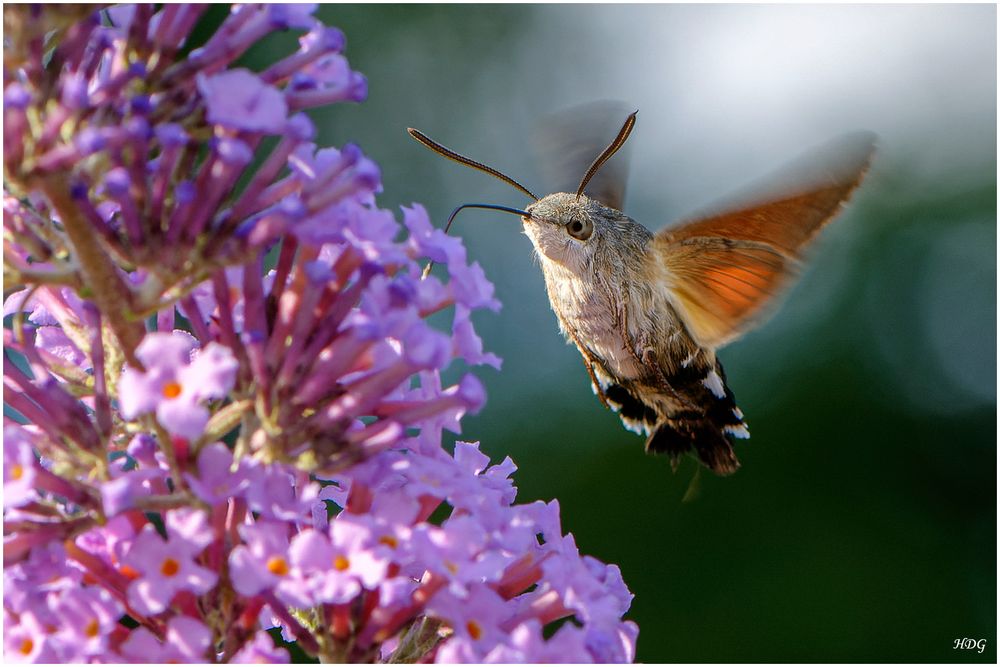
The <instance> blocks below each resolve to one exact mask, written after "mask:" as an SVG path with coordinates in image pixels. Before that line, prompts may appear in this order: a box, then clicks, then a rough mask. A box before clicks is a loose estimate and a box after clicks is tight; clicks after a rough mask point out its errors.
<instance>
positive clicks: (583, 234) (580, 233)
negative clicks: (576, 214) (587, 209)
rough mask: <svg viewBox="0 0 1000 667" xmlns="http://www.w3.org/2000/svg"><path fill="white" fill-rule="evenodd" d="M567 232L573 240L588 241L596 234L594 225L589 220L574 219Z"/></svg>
mask: <svg viewBox="0 0 1000 667" xmlns="http://www.w3.org/2000/svg"><path fill="white" fill-rule="evenodd" d="M566 231H567V232H569V235H570V236H572V237H573V238H575V239H579V240H581V241H586V240H587V239H589V238H590V235H591V234H593V233H594V223H592V222H591V221H590V220H589V219H588V218H583V219H580V218H574V219H572V220H570V222H569V224H568V225H566Z"/></svg>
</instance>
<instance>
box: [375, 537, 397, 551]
mask: <svg viewBox="0 0 1000 667" xmlns="http://www.w3.org/2000/svg"><path fill="white" fill-rule="evenodd" d="M378 541H379V543H381V544H384V545H385V546H387V547H389V548H390V549H395V548H396V547H398V546H399V540H397V539H396V538H395V537H393V536H392V535H383V536H382V537H380V538H378Z"/></svg>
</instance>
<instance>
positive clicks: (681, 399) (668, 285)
mask: <svg viewBox="0 0 1000 667" xmlns="http://www.w3.org/2000/svg"><path fill="white" fill-rule="evenodd" d="M637 113H638V112H635V113H632V114H629V115H628V117H627V118H626V120H625V123H624V125H622V127H621V130H620V131H619V132H618V135H617V136H616V137H615V138H614V140H613V141H612V142H611V143H610V144H609V145H608V146H607V147H606V148H605V149H604V150H603V151H601V152H600V153H599V154H598V155H597V157H596V158H595V159H593V161H591V162H590V164H589V167H587V168H586V170H582V169H580V170H579V171H577V173H578V174H579V173H582V174H583V177H582V180H581V181H580V182H579V186H578V187H577V188H576V191H575V192H571V191H566V192H555V193H554V194H550V195H548V196H545V197H537V196H535V195H534V194H533V193H532V192H531V191H530V190H528V189H527V188H525V187H524V186H523V185H521V184H520V183H518V182H517V181H515V180H514V179H512V178H510V177H509V176H507V175H505V174H503V173H502V172H500V171H498V170H496V169H494V168H492V167H488V166H486V165H484V164H481V163H479V162H476V161H474V160H471V159H469V158H467V157H465V156H462V155H460V154H458V153H456V152H454V151H452V150H450V149H448V148H445V147H444V146H442V145H441V144H438V143H437V142H435V141H433V140H431V139H430V138H428V137H427V136H426V135H424V134H423V133H421V132H419V131H418V130H415V129H412V128H410V129H409V130H408V131H409V133H410V135H411V136H413V137H414V138H415V139H416V140H417V141H419V142H420V143H422V144H424V145H425V146H427V147H428V148H430V149H432V150H434V151H435V152H437V153H439V154H441V155H443V156H445V157H447V158H450V159H452V160H455V161H457V162H460V163H462V164H464V165H466V166H469V167H473V168H475V169H479V170H480V171H484V172H486V173H488V174H490V175H492V176H495V177H496V178H499V179H500V180H502V181H504V182H506V183H508V184H509V185H511V186H513V187H515V188H517V189H518V190H520V191H521V192H523V193H524V194H525V195H527V196H528V197H530V198H531V199H532V200H533V203H531V204H529V205H528V206H527V207H525V208H524V209H523V210H520V209H512V208H508V207H501V206H490V205H478V204H467V205H465V206H462V207H459V208H458V209H456V211H455V213H457V212H458V211H459V210H461V209H462V208H465V207H469V206H473V207H480V208H495V209H499V210H504V211H507V212H513V213H516V214H518V215H520V216H521V222H522V224H523V226H524V231H525V233H526V234H527V236H528V238H529V239H531V242H532V244H533V245H534V248H535V251H536V252H537V255H538V257H539V259H540V262H541V266H542V271H543V273H544V275H545V286H546V290H547V291H548V296H549V301H550V303H551V306H552V310H553V311H555V314H556V317H557V318H558V320H559V327H560V329H561V330H562V332H563V334H564V335H565V336H566V338H567V339H568V340H569V341H571V342H572V343H573V344H574V345H576V347H577V349H578V350H579V351H580V354H581V355H582V357H583V363H584V366H585V367H586V369H587V373H588V374H589V375H590V380H591V382H592V384H593V389H594V392H595V393H596V394H597V397H598V398H599V399H600V401H601V403H603V404H604V405H605V406H606V407H608V408H610V409H612V410H614V411H615V412H617V413H618V415H619V416H620V417H621V419H622V422H623V423H624V424H625V427H626V428H628V429H630V430H632V431H635V432H637V433H640V434H645V435H646V436H647V437H646V451H648V452H654V453H664V454H667V455H668V456H669V457H670V460H671V463H672V465H673V466H674V467H676V465H677V462H678V460H679V459H680V457H681V456H683V455H684V454H687V453H690V454H693V455H694V456H695V458H697V460H698V461H700V462H701V463H702V464H704V465H705V466H706V467H708V468H709V469H711V470H712V471H713V472H715V473H717V474H720V475H728V474H731V473H733V472H735V471H736V469H737V468H739V465H740V464H739V461H738V460H737V458H736V454H735V452H734V451H733V442H732V440H733V439H734V438H747V437H749V435H750V433H749V430H748V428H747V424H746V422H745V421H744V418H743V413H742V412H741V411H740V409H739V408H738V407H737V406H736V402H735V399H734V397H733V392H732V391H731V390H730V389H729V387H728V385H727V384H726V375H725V373H724V372H723V370H722V364H721V363H720V362H719V360H718V358H717V357H716V350H718V349H719V348H720V347H721V346H723V345H725V344H726V343H729V342H731V341H732V340H734V339H735V338H737V337H738V336H739V335H740V334H742V333H744V332H745V331H746V330H747V329H748V328H749V327H751V326H752V325H753V324H755V323H757V322H758V321H759V320H760V318H761V316H762V315H763V314H764V312H765V311H766V310H767V306H768V305H769V304H770V303H771V302H772V301H773V299H774V297H775V296H776V295H777V293H778V292H779V291H780V290H781V289H782V288H783V287H786V286H787V285H788V283H789V282H790V281H791V279H792V278H793V277H794V276H795V274H796V272H797V268H798V266H799V264H800V262H801V259H802V252H803V250H804V248H805V247H806V245H807V244H808V243H809V242H810V241H811V240H812V239H813V238H814V237H815V236H816V234H817V232H819V230H820V229H822V228H823V226H824V225H825V224H827V223H828V222H830V220H832V219H833V218H834V216H835V215H836V214H837V212H838V211H839V209H840V208H841V206H842V205H843V204H844V203H845V202H846V201H847V199H848V197H849V196H850V195H851V192H852V191H853V190H854V189H855V188H856V187H857V186H858V184H859V183H860V182H861V179H862V178H863V176H864V174H865V172H866V170H867V168H868V165H869V163H870V161H871V156H872V154H873V150H874V135H872V134H869V133H857V134H853V135H849V136H847V137H841V138H840V139H837V140H835V141H833V142H831V143H829V144H827V145H825V146H824V147H822V148H820V149H819V150H817V151H814V152H812V153H810V154H809V155H808V156H806V160H804V161H800V163H799V164H800V165H802V166H801V167H800V169H798V170H797V173H795V174H792V178H793V179H794V181H795V182H793V183H791V184H789V183H786V184H783V185H782V187H781V189H780V190H778V191H776V192H775V193H774V194H772V195H771V196H769V197H766V198H764V199H763V200H761V199H759V198H758V200H757V201H756V202H754V203H752V204H750V205H743V206H737V207H735V208H733V209H731V210H728V211H726V212H723V213H720V214H714V215H710V216H707V217H703V218H701V219H697V220H693V221H691V222H687V223H683V224H680V225H676V226H670V227H666V228H664V229H662V230H661V231H659V232H656V233H653V232H651V231H649V230H648V229H646V227H644V226H642V225H641V224H639V223H638V222H636V221H635V220H633V219H631V218H629V217H628V216H626V215H625V214H624V213H622V212H621V209H622V200H623V198H624V192H625V187H624V172H625V169H624V168H623V166H622V165H621V164H620V162H621V161H618V162H619V165H618V167H617V168H615V169H608V170H607V172H608V173H606V174H603V178H601V179H595V175H598V173H599V172H600V171H601V169H602V167H603V166H604V164H605V163H606V162H607V161H608V160H610V159H611V157H612V156H613V155H615V153H616V152H618V150H619V149H620V148H621V147H622V146H623V145H624V144H625V142H626V140H627V139H628V136H629V134H630V133H631V131H632V128H633V127H634V125H635V121H636V114H637ZM578 115H579V114H578ZM585 115H586V114H585ZM618 118H621V116H618ZM550 125H551V124H550ZM571 125H573V123H572V122H569V123H560V122H559V121H557V122H556V123H555V124H554V127H555V128H556V131H555V132H554V134H553V133H552V132H550V137H551V136H554V135H560V134H561V135H562V139H559V138H557V139H556V140H555V143H556V144H557V146H556V147H555V151H556V155H557V159H558V160H562V161H563V162H564V163H566V164H569V165H573V164H577V165H580V164H586V163H584V162H581V159H583V158H584V157H585V159H587V160H590V159H591V156H593V155H594V153H595V152H596V151H594V152H590V153H589V154H587V153H586V152H585V151H581V150H579V148H578V147H575V146H572V145H569V142H570V141H572V137H573V135H574V131H573V130H572V128H570V131H569V132H564V131H563V130H566V129H567V127H568V126H571ZM567 137H569V139H567ZM599 146H600V144H599V145H598V147H599ZM563 167H565V165H563ZM452 219H454V214H452ZM450 222H451V220H449V224H450Z"/></svg>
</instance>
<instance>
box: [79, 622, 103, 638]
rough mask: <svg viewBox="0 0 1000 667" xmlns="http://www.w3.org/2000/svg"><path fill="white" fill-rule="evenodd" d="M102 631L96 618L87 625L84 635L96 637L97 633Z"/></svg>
mask: <svg viewBox="0 0 1000 667" xmlns="http://www.w3.org/2000/svg"><path fill="white" fill-rule="evenodd" d="M100 631H101V626H100V624H99V623H98V622H97V619H96V618H92V619H90V623H87V627H85V628H84V629H83V634H85V635H87V636H88V637H96V636H97V633H98V632H100Z"/></svg>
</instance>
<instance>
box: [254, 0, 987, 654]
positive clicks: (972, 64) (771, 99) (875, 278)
mask: <svg viewBox="0 0 1000 667" xmlns="http://www.w3.org/2000/svg"><path fill="white" fill-rule="evenodd" d="M319 13H320V16H321V17H322V18H323V19H324V20H325V21H326V22H328V23H330V24H333V25H337V26H339V27H340V28H342V29H343V30H344V31H345V32H346V34H347V36H348V50H347V55H348V57H349V59H350V61H351V64H352V66H353V67H354V68H355V69H358V70H360V71H362V72H363V73H365V74H366V75H367V76H368V78H369V83H370V97H369V100H368V101H367V102H365V103H364V104H362V105H358V106H347V105H339V106H336V107H334V108H332V109H329V110H321V111H320V112H318V113H317V114H316V116H315V117H316V118H317V120H318V122H319V125H320V128H321V130H320V131H321V136H320V143H322V144H324V145H337V146H339V145H342V144H343V143H345V142H347V141H353V142H357V143H359V144H360V145H361V146H362V148H363V149H364V150H365V152H366V153H368V154H369V155H370V156H372V157H373V158H374V159H375V160H376V161H377V162H378V163H379V164H380V165H381V167H382V169H383V179H384V183H385V193H384V194H383V195H382V196H381V200H380V201H381V205H382V206H385V207H398V206H399V205H400V204H407V205H408V204H410V203H411V202H421V203H423V204H424V205H425V206H426V207H427V209H428V211H429V212H430V214H431V216H432V219H434V220H436V221H438V224H443V222H444V218H445V217H446V216H447V214H448V212H449V211H450V210H451V209H452V208H453V207H454V206H456V205H457V204H459V203H463V202H493V203H502V204H508V205H513V206H523V205H525V204H526V203H527V202H526V201H525V200H524V198H523V197H522V196H521V195H520V194H519V193H517V192H516V191H514V190H512V189H510V188H508V187H506V186H504V185H503V184H502V183H499V182H497V181H494V180H493V179H490V178H489V177H487V176H485V175H483V174H479V173H476V172H473V171H471V170H468V169H465V168H463V167H460V166H458V165H455V164H454V163H450V162H447V161H445V160H444V159H442V158H440V157H437V156H435V155H433V154H432V153H430V152H429V151H427V150H426V149H424V148H422V147H421V146H419V145H418V144H417V143H416V142H414V141H412V140H411V139H410V138H409V137H408V136H407V135H406V133H405V128H406V127H407V126H414V127H418V128H420V129H421V130H423V131H425V132H426V133H428V134H429V135H431V136H432V137H434V138H436V139H437V140H439V141H441V142H442V143H444V144H446V145H448V146H450V147H452V148H455V149H456V150H459V151H462V152H464V153H466V154H468V155H471V156H472V157H474V158H476V159H478V160H482V161H485V162H487V163H489V164H491V165H493V166H495V167H497V168H499V169H501V170H503V171H505V172H507V173H509V174H511V175H512V176H514V177H515V178H517V179H518V180H521V181H522V182H524V183H525V184H526V185H527V186H528V187H529V188H531V189H535V190H544V188H545V184H544V183H541V182H540V178H539V175H538V174H539V170H538V165H537V161H536V159H535V156H534V154H533V153H532V150H531V146H530V137H531V130H532V128H533V127H534V126H535V123H536V122H537V121H538V119H540V118H541V117H542V116H543V115H545V114H548V113H550V112H553V111H556V110H558V109H561V108H565V107H568V106H572V105H575V104H579V103H583V102H588V101H591V100H596V99H608V98H610V99H619V100H623V101H625V102H626V103H628V104H630V105H634V106H635V107H636V108H638V109H639V110H640V113H639V122H638V125H637V127H636V130H635V132H634V133H633V135H632V138H631V140H630V142H631V143H632V144H633V145H632V160H633V161H632V177H631V185H630V191H629V195H628V197H627V199H626V207H625V212H626V213H628V214H629V215H631V216H632V217H633V218H635V219H637V220H639V221H640V222H642V223H644V224H645V225H646V226H647V227H650V228H651V229H654V230H655V229H659V228H660V227H662V226H664V225H666V224H669V223H670V222H672V221H676V220H678V219H680V218H682V217H685V216H688V215H690V214H691V213H692V212H694V211H697V210H698V209H699V208H704V207H706V206H709V205H711V203H712V202H713V201H715V200H718V199H720V198H722V197H724V196H725V195H727V194H728V193H731V192H732V191H734V190H739V189H740V188H741V187H743V186H745V185H747V184H748V183H752V182H753V181H754V180H756V179H757V178H759V177H761V176H763V175H765V174H767V173H768V172H769V171H771V170H773V169H774V168H776V167H778V166H780V165H781V164H783V163H785V162H788V161H789V160H791V159H793V158H795V157H797V156H798V154H799V153H800V152H802V151H803V150H804V149H806V148H808V147H810V146H813V145H816V144H818V143H821V142H823V141H825V140H826V139H829V138H830V137H832V136H835V135H836V134H838V133H842V132H845V131H850V130H854V129H868V130H873V131H875V132H877V133H878V134H879V136H880V142H879V143H880V148H879V153H878V155H877V157H876V160H875V163H874V167H873V169H872V171H871V173H870V175H869V176H868V179H867V181H866V182H865V184H864V186H863V187H862V189H861V190H860V191H859V192H858V193H857V195H856V196H855V198H854V200H853V202H852V204H851V205H850V207H849V208H848V209H847V210H846V212H845V213H844V215H842V216H841V218H840V219H838V221H837V222H836V223H835V224H833V225H831V226H830V228H828V229H827V230H826V231H825V232H824V233H823V235H822V238H821V239H820V241H819V242H818V243H817V244H816V246H815V247H814V252H813V256H812V259H811V261H810V264H809V269H808V270H807V272H806V273H805V275H804V277H803V279H802V281H801V282H800V283H799V284H798V285H797V286H796V287H795V288H794V289H793V290H792V291H791V293H790V294H789V295H788V296H787V298H786V299H785V302H784V306H783V308H782V309H781V310H780V311H779V312H778V314H777V315H776V316H775V317H774V318H773V319H771V320H770V321H769V322H768V323H767V324H765V325H764V326H763V327H761V328H759V329H757V330H756V331H754V332H753V333H751V334H749V335H747V336H746V337H745V338H743V339H742V340H740V341H739V342H736V343H734V344H732V345H730V346H729V347H727V348H725V349H724V350H722V351H721V353H720V358H721V359H722V361H723V363H724V364H725V365H726V370H727V372H728V376H729V384H730V386H731V387H732V389H733V390H734V392H735V393H736V396H737V398H738V400H739V404H740V406H741V407H742V409H743V411H744V412H745V413H746V415H747V419H748V422H749V424H750V427H751V432H752V433H753V437H752V439H751V440H749V441H747V442H744V443H741V444H740V445H739V447H738V453H739V456H740V458H741V460H742V462H743V468H742V469H741V470H740V471H739V472H738V473H737V474H736V475H735V476H733V477H731V478H728V479H720V478H715V477H713V476H711V475H710V474H700V475H697V477H696V474H697V473H696V466H695V465H694V464H693V463H692V462H687V463H685V464H684V465H682V466H681V468H680V469H679V470H678V472H677V473H676V474H672V473H671V470H670V467H669V465H668V464H667V461H666V460H663V459H658V458H651V457H647V456H646V455H645V454H644V453H643V451H642V449H643V448H642V439H641V438H639V437H638V436H635V435H633V434H631V433H628V432H626V431H625V430H624V429H623V428H622V427H621V425H620V422H619V420H618V418H617V417H616V416H615V415H614V414H612V413H610V412H608V411H606V410H604V409H603V408H602V407H601V405H600V404H599V402H598V401H597V399H596V398H595V397H594V396H593V394H592V392H591V389H590V386H589V380H588V378H587V374H586V372H585V370H584V368H583V365H582V364H581V363H580V359H579V355H578V353H577V352H576V350H575V349H573V348H571V347H568V346H566V345H565V344H564V343H563V341H562V338H561V337H560V335H559V334H558V332H557V329H556V321H555V316H554V315H553V314H552V313H551V312H550V310H549V306H548V302H547V300H546V297H545V292H544V286H543V282H542V275H541V272H540V270H538V268H537V267H536V266H534V264H535V262H534V260H533V259H532V253H531V248H530V244H529V242H528V240H527V239H526V238H524V237H523V236H522V235H521V234H520V233H519V229H518V228H517V226H516V219H514V218H512V217H509V216H504V215H502V214H493V213H489V212H475V211H474V212H469V213H466V214H463V215H464V216H465V217H464V218H463V219H461V221H460V222H459V224H458V225H457V226H456V230H455V231H456V233H458V234H460V235H461V236H462V237H463V238H464V239H465V241H466V244H467V246H468V248H469V252H470V254H471V256H472V257H473V258H475V259H477V260H478V261H479V262H480V263H481V264H482V265H483V266H484V268H485V270H486V273H487V276H489V277H490V278H491V279H492V280H493V282H494V283H495V284H496V288H497V293H498V296H499V298H500V299H501V300H502V301H503V304H504V308H503V311H502V312H501V313H500V314H499V315H494V314H492V313H480V314H478V316H477V317H476V324H477V327H478V330H479V331H480V333H481V335H482V336H483V338H484V340H485V342H486V346H487V349H489V350H492V351H494V352H496V353H498V354H499V355H501V356H502V357H503V358H504V367H503V371H502V372H500V373H496V372H493V371H492V370H491V369H485V370H483V371H482V372H481V373H479V374H480V376H481V377H482V378H483V380H484V382H485V384H486V387H487V390H488V392H489V396H490V398H489V402H488V404H487V406H486V408H485V409H484V410H483V411H482V412H481V413H480V414H479V415H477V416H475V417H470V418H467V419H466V420H465V422H464V424H465V429H466V430H465V434H464V435H463V437H464V438H467V439H470V440H480V441H482V445H483V449H484V450H485V451H486V452H488V453H489V454H490V455H491V456H492V457H494V458H495V459H496V460H499V459H501V458H502V457H504V456H506V455H509V456H511V457H512V458H513V459H514V460H515V462H516V463H517V464H518V465H519V466H520V470H519V472H518V473H517V474H516V476H515V479H516V482H517V485H518V487H519V489H520V493H519V499H520V500H521V501H525V502H526V501H532V500H535V499H545V500H548V499H551V498H558V499H559V502H560V505H561V507H562V517H563V526H564V529H565V530H566V531H568V532H571V533H573V534H574V535H575V536H576V539H577V541H578V544H579V546H580V549H581V551H582V552H584V553H587V554H591V555H593V556H596V557H597V558H600V559H601V560H603V561H606V562H611V563H617V564H618V565H620V566H621V569H622V573H623V575H624V577H625V581H626V583H627V584H628V585H629V587H630V588H631V590H632V592H633V593H634V594H635V600H634V602H633V606H632V610H631V611H630V613H629V617H630V618H632V619H634V620H635V621H636V622H637V623H638V624H639V626H640V635H639V643H638V659H639V660H640V661H644V662H731V661H737V662H761V661H764V662H799V661H801V662H817V661H820V662H855V661H862V662H867V661H871V662H962V661H970V662H996V627H997V616H996V609H997V607H996V600H997V597H996V583H997V580H996V571H997V570H996V544H997V536H996V525H997V523H996V479H997V477H996V424H997V421H996V367H997V366H996V350H997V347H996V303H997V301H996V284H997V283H996V265H997V264H996V247H997V237H996V220H997V218H996V202H997V193H996V182H997V174H996V139H997V137H996V111H997V110H996V92H997V91H996V80H997V79H996V8H995V7H993V6H986V5H978V6H961V5H947V6H934V5H921V6H904V5H895V6H839V7H829V6H802V5H793V6H747V5H742V6H649V5H647V6H622V5H617V6H605V5H586V6H573V5H558V6H556V5H536V6H530V5H519V6H513V5H511V6H503V5H488V6H455V5H448V6H445V5H430V6H420V5H406V6H394V5H365V6H354V5H327V6H323V7H322V8H321V9H320V12H319ZM293 39H294V36H289V41H286V43H285V44H282V43H281V41H282V40H281V39H276V40H272V41H271V42H269V46H268V47H267V48H265V49H258V50H257V51H256V52H255V53H254V54H252V57H251V61H253V60H254V59H256V58H268V59H269V58H273V57H274V53H273V52H271V53H268V50H269V49H276V50H281V51H282V52H284V51H286V50H287V49H289V48H292V46H291V45H294V41H290V40H293ZM609 138H610V137H609ZM692 485H693V486H694V488H695V490H696V491H697V494H695V495H696V496H697V497H696V498H695V499H694V500H689V501H688V502H683V501H682V499H683V498H684V497H685V494H686V493H687V491H688V490H689V488H690V487H691V486H692ZM964 637H970V638H974V639H980V638H983V639H986V640H987V642H988V643H987V647H986V649H985V651H984V652H983V653H981V654H980V653H976V652H975V651H972V652H968V651H965V652H963V651H955V650H953V648H952V647H953V645H954V642H955V640H956V639H960V638H964Z"/></svg>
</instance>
